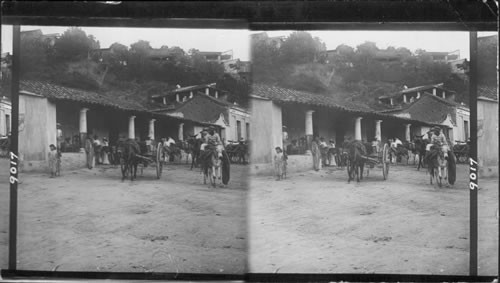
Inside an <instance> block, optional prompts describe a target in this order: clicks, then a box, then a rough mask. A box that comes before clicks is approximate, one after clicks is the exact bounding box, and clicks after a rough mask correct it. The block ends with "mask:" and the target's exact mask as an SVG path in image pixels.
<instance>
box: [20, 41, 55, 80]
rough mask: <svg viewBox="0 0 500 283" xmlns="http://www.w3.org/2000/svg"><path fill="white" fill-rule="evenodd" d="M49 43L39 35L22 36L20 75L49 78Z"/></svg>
mask: <svg viewBox="0 0 500 283" xmlns="http://www.w3.org/2000/svg"><path fill="white" fill-rule="evenodd" d="M50 48H51V47H50V45H48V44H46V43H45V42H43V41H42V40H41V38H40V37H23V38H22V39H21V54H22V56H21V68H20V75H21V77H29V78H42V79H43V78H50V74H51V70H50V62H49V56H48V55H49V53H50Z"/></svg>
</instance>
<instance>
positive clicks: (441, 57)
mask: <svg viewBox="0 0 500 283" xmlns="http://www.w3.org/2000/svg"><path fill="white" fill-rule="evenodd" d="M422 55H426V56H430V57H431V59H432V61H434V62H443V63H448V62H450V61H454V60H458V59H460V50H455V51H451V52H436V51H429V52H427V51H425V52H423V53H422Z"/></svg>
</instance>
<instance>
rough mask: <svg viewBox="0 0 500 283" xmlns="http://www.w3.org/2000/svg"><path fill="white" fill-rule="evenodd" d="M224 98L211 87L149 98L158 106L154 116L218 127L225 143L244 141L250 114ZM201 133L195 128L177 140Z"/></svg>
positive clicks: (194, 87)
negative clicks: (157, 114)
mask: <svg viewBox="0 0 500 283" xmlns="http://www.w3.org/2000/svg"><path fill="white" fill-rule="evenodd" d="M227 96H228V93H227V92H226V91H224V90H221V89H219V88H217V86H216V84H215V83H212V84H203V85H194V86H187V87H179V88H177V89H174V90H172V91H170V92H168V93H166V94H158V95H152V96H151V99H152V101H153V102H154V103H156V105H157V106H158V107H157V108H156V109H155V110H154V112H155V113H167V114H169V115H171V116H176V117H183V118H187V119H191V120H194V121H200V122H204V123H212V124H215V125H218V126H220V127H221V132H220V134H221V138H222V139H224V140H225V141H239V140H241V139H244V140H247V139H249V137H250V132H249V131H250V113H249V111H248V110H246V109H244V108H242V107H240V106H238V105H236V104H234V103H229V102H228V101H227ZM201 130H202V128H201V127H198V128H197V127H194V128H192V129H189V130H187V131H184V132H183V136H182V137H181V136H179V139H184V138H186V137H187V136H190V135H196V134H197V133H199V132H200V131H201Z"/></svg>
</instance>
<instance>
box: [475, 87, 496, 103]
mask: <svg viewBox="0 0 500 283" xmlns="http://www.w3.org/2000/svg"><path fill="white" fill-rule="evenodd" d="M477 97H478V98H479V97H485V98H489V99H492V100H496V101H498V86H497V85H493V84H491V85H478V86H477Z"/></svg>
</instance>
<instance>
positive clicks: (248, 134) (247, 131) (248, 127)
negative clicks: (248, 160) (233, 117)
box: [246, 123, 250, 140]
mask: <svg viewBox="0 0 500 283" xmlns="http://www.w3.org/2000/svg"><path fill="white" fill-rule="evenodd" d="M246 134H247V138H246V139H247V140H249V139H250V123H246Z"/></svg>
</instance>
